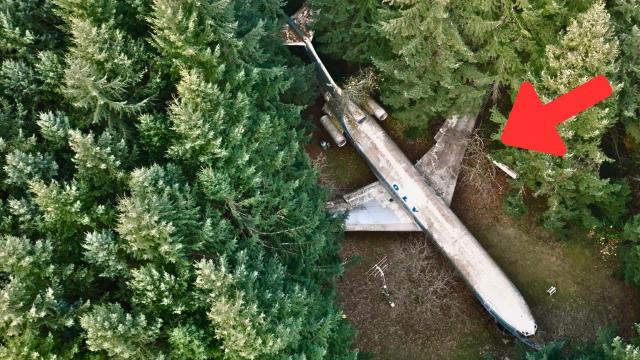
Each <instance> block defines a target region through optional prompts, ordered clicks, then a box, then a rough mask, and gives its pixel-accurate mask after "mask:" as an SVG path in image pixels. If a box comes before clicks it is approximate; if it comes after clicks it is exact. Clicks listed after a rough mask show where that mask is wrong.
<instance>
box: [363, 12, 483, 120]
mask: <svg viewBox="0 0 640 360" xmlns="http://www.w3.org/2000/svg"><path fill="white" fill-rule="evenodd" d="M395 4H397V5H396V6H394V7H392V8H391V9H390V10H388V11H384V14H385V16H384V21H383V22H382V23H381V25H380V28H381V32H382V34H383V36H384V37H385V38H386V39H387V40H388V42H389V43H390V47H391V55H392V56H391V57H390V58H389V59H388V60H384V59H375V60H374V63H375V65H376V67H377V69H378V70H379V71H380V72H381V74H382V84H381V94H382V100H383V101H384V103H385V104H388V105H389V106H391V108H392V109H395V110H396V111H395V112H394V115H395V116H397V117H399V118H400V119H402V120H403V121H404V122H406V123H407V124H410V125H414V126H415V125H418V126H421V127H426V124H427V122H428V121H429V119H432V118H433V117H434V116H437V115H440V114H446V113H450V112H458V113H464V114H466V113H475V112H477V110H478V106H477V105H479V101H480V100H481V99H482V93H483V92H484V89H482V90H480V91H478V90H477V89H476V88H474V87H473V86H470V85H471V84H470V83H468V82H467V80H468V79H474V80H477V79H480V78H481V76H480V74H478V73H477V72H476V70H475V69H474V68H473V66H471V64H470V63H471V62H472V61H473V60H472V55H473V53H472V52H471V50H470V49H469V48H468V47H467V45H466V44H465V43H464V42H463V40H462V38H461V37H460V34H459V32H458V29H457V27H456V26H455V24H454V23H453V22H452V19H451V18H450V11H451V6H450V2H449V1H448V0H442V1H441V0H438V1H433V2H426V1H418V0H416V1H402V2H395ZM424 34H430V35H429V36H428V37H426V36H424ZM470 99H473V100H471V101H469V100H470ZM470 102H471V103H470Z"/></svg>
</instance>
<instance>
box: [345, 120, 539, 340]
mask: <svg viewBox="0 0 640 360" xmlns="http://www.w3.org/2000/svg"><path fill="white" fill-rule="evenodd" d="M341 121H342V123H343V128H344V130H345V133H346V135H347V137H348V138H349V139H351V141H352V143H353V145H354V147H355V148H356V149H357V150H358V151H359V152H360V153H361V154H362V156H363V157H364V158H365V159H366V160H367V162H368V163H369V165H370V167H371V168H372V170H373V172H374V173H375V174H376V177H378V179H379V180H380V182H381V183H382V184H383V185H384V186H385V187H387V189H388V190H389V192H390V193H392V194H393V195H394V197H395V198H396V201H398V202H400V203H402V204H403V205H404V208H405V209H406V211H407V212H408V213H409V214H410V216H412V218H413V219H414V221H415V222H416V224H418V226H419V227H420V228H421V229H422V230H423V231H424V232H426V233H428V234H429V235H431V237H432V238H433V241H434V242H435V243H436V244H437V245H438V247H439V248H440V249H441V250H442V252H443V253H444V254H445V255H446V256H447V257H448V258H449V259H450V260H451V262H453V264H454V265H455V267H456V269H457V270H458V271H459V272H460V274H461V275H462V277H463V278H464V279H465V281H466V282H467V284H468V286H469V287H471V289H472V290H473V291H474V293H475V295H476V297H477V298H478V299H479V300H480V302H481V303H482V305H483V306H484V307H485V308H486V309H487V311H489V312H490V313H491V315H492V316H493V317H494V318H496V320H498V321H499V322H500V323H501V324H502V325H503V326H505V327H506V328H507V330H509V331H511V332H514V331H515V332H517V333H518V334H519V335H520V336H524V337H528V336H531V335H533V334H535V332H536V330H537V326H536V323H535V320H534V318H533V316H532V314H531V311H530V310H529V307H528V306H527V303H526V302H525V301H524V299H523V297H522V295H521V294H520V292H519V291H518V289H516V287H515V286H514V285H513V284H512V283H511V281H510V280H509V279H508V278H507V276H506V275H505V274H504V273H503V272H502V270H501V269H500V267H499V266H498V265H497V264H496V263H495V262H494V261H493V259H492V258H491V257H490V256H489V254H488V253H487V252H486V251H485V250H484V248H483V247H482V246H481V245H480V244H479V243H478V241H477V240H476V239H475V237H474V236H473V235H472V234H471V233H470V232H469V231H468V230H467V228H466V227H465V226H464V224H463V223H462V222H461V221H460V220H459V219H458V217H457V216H456V215H455V214H454V213H453V212H452V211H451V209H450V208H449V206H447V204H446V203H445V202H444V201H443V200H442V199H441V198H440V197H439V196H438V195H437V194H436V193H435V191H434V190H433V189H432V188H431V187H430V186H429V185H428V184H427V183H426V182H425V181H424V178H423V177H422V176H421V175H420V173H419V172H418V171H417V170H416V169H415V168H414V166H413V165H412V163H411V162H410V161H409V159H407V157H406V156H405V155H404V153H403V152H402V151H401V150H400V148H399V147H398V146H397V145H396V144H395V143H394V142H393V140H391V138H390V137H389V136H388V134H387V133H386V132H385V131H384V130H383V129H382V128H381V127H380V125H379V124H378V123H377V122H376V121H375V120H374V119H373V118H372V117H371V116H368V117H367V119H366V120H365V121H363V122H361V123H357V122H356V121H355V120H354V119H353V118H351V117H350V116H349V115H348V113H347V115H346V116H345V117H344V118H343V119H341Z"/></svg>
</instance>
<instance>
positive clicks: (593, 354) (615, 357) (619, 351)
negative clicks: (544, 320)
mask: <svg viewBox="0 0 640 360" xmlns="http://www.w3.org/2000/svg"><path fill="white" fill-rule="evenodd" d="M637 329H638V325H637V324H636V330H637ZM636 341H637V340H632V341H631V342H625V341H624V340H623V339H621V338H620V337H619V336H615V333H614V332H613V331H612V330H611V329H603V330H600V331H599V333H598V338H597V339H596V341H594V342H588V343H578V344H574V345H573V346H571V347H568V346H566V345H567V344H566V343H565V342H564V341H556V342H552V343H550V344H548V345H546V346H545V347H544V348H543V349H542V350H541V351H538V352H535V353H534V352H529V353H526V354H524V357H523V358H524V359H525V360H555V359H558V360H560V359H570V360H637V359H640V348H638V347H637V346H635V345H634V343H636Z"/></svg>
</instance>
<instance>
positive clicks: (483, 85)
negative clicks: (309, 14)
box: [312, 0, 593, 128]
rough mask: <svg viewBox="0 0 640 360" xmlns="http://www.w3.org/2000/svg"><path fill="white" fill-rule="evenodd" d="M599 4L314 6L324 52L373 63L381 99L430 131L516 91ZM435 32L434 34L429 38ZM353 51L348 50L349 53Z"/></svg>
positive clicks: (324, 1) (321, 2) (545, 0)
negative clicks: (571, 25)
mask: <svg viewBox="0 0 640 360" xmlns="http://www.w3.org/2000/svg"><path fill="white" fill-rule="evenodd" d="M592 3H593V1H592V0H576V1H568V2H566V4H565V3H564V2H563V3H562V4H559V3H558V2H556V1H552V0H535V1H515V0H514V1H512V0H509V1H501V2H495V1H458V0H456V1H450V0H441V1H440V0H439V1H431V2H425V1H415V0H403V1H388V2H383V1H366V2H357V3H353V4H349V5H347V6H344V5H343V4H337V2H336V1H331V0H316V1H312V5H313V6H314V7H315V8H317V9H319V10H320V14H319V15H318V19H317V23H316V24H315V29H316V30H317V32H316V36H317V37H318V39H319V40H320V42H321V43H326V45H324V47H322V49H326V50H327V51H328V52H329V53H331V54H334V55H336V56H339V57H341V58H342V59H345V60H347V61H357V62H367V63H373V64H374V65H375V66H376V68H377V70H378V71H379V72H380V78H381V85H380V88H381V98H382V100H383V101H384V102H385V104H387V105H389V106H390V107H391V108H392V110H394V111H395V112H394V115H395V116H397V117H398V118H400V119H401V120H402V121H403V122H405V123H407V124H409V125H412V126H418V127H421V128H425V127H426V126H427V122H428V121H429V120H430V119H432V118H434V117H438V116H446V115H450V114H470V115H476V114H477V113H478V111H479V106H480V105H481V104H482V102H483V98H484V95H485V93H486V92H487V90H488V89H489V86H490V85H491V84H495V87H494V88H493V93H492V96H494V97H495V96H497V95H498V90H499V89H507V90H508V91H509V92H513V93H515V91H516V90H517V88H518V86H519V85H520V83H521V82H522V80H523V79H526V78H527V77H529V75H530V74H531V73H533V74H538V73H539V72H540V71H541V70H542V69H543V68H544V67H545V62H544V54H545V47H546V45H548V44H552V43H554V42H556V41H557V38H558V34H559V33H560V32H561V31H562V30H563V29H564V28H565V27H566V26H567V24H568V22H569V20H570V19H572V18H573V17H574V16H575V15H576V14H578V13H579V12H581V11H584V10H586V9H587V8H588V6H589V5H590V4H592ZM425 34H428V36H425ZM345 49H346V50H345Z"/></svg>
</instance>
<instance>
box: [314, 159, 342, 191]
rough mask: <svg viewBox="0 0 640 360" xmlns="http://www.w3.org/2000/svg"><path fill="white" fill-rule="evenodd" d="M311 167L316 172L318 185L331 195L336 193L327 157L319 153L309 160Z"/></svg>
mask: <svg viewBox="0 0 640 360" xmlns="http://www.w3.org/2000/svg"><path fill="white" fill-rule="evenodd" d="M311 165H313V167H314V168H315V169H316V170H317V171H318V184H319V185H320V186H322V187H324V188H326V189H329V191H330V192H331V193H332V194H333V193H334V192H335V191H336V186H335V183H334V181H333V179H332V178H333V176H332V174H331V171H330V169H329V166H328V164H327V155H326V154H325V153H324V152H320V154H318V156H316V157H315V159H311Z"/></svg>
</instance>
